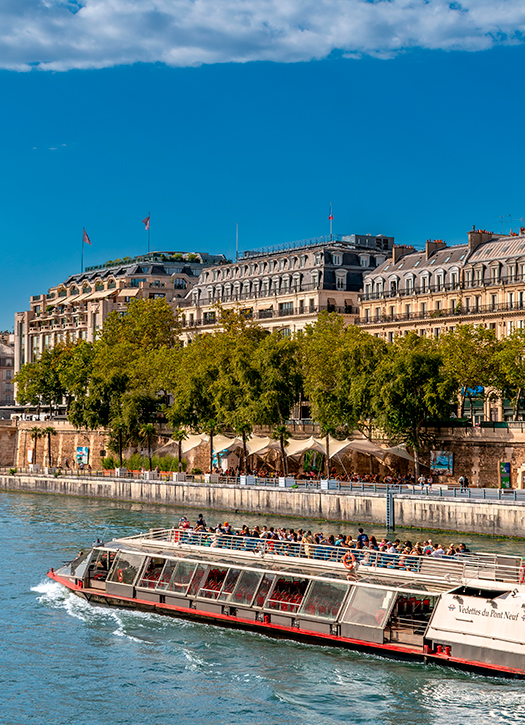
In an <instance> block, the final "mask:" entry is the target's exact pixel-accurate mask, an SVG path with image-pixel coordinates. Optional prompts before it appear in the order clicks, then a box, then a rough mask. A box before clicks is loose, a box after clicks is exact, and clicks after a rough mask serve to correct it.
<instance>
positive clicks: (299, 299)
mask: <svg viewBox="0 0 525 725" xmlns="http://www.w3.org/2000/svg"><path fill="white" fill-rule="evenodd" d="M393 242H394V239H393V237H385V236H383V235H377V236H372V235H358V234H352V235H347V236H344V235H335V234H334V235H330V236H328V237H320V238H314V239H309V240H305V241H304V242H297V243H292V244H290V245H286V246H285V248H282V247H281V248H279V247H273V248H267V249H262V250H254V251H249V252H245V253H244V254H243V256H242V257H241V258H240V259H239V260H238V261H237V262H235V263H231V264H222V265H220V266H219V265H217V266H212V267H210V268H208V269H206V270H203V271H202V273H201V275H200V277H199V280H198V283H197V284H196V285H195V286H194V287H193V289H192V290H191V292H190V293H189V294H188V295H187V297H186V299H184V300H175V301H174V304H175V305H176V306H179V307H181V309H182V316H183V323H184V333H183V334H184V338H185V340H190V339H191V337H192V336H193V335H194V334H196V333H198V332H201V331H203V332H206V331H211V330H212V329H214V328H216V326H217V304H218V303H220V304H221V306H222V307H224V308H226V309H228V308H235V309H238V310H241V311H242V312H243V313H244V314H245V315H246V316H247V317H249V318H250V319H253V320H255V321H256V322H257V323H258V324H260V325H261V326H263V327H264V328H266V329H268V330H270V331H272V330H281V331H282V332H283V333H284V334H293V333H294V332H297V331H299V330H302V329H304V328H305V326H306V325H307V324H309V323H313V322H315V320H316V319H317V317H318V316H319V313H320V312H323V311H325V310H328V311H336V312H339V313H340V314H342V315H343V316H344V317H345V321H346V322H347V323H348V324H350V323H351V324H353V323H354V322H355V321H356V317H357V315H358V293H359V289H360V288H361V286H362V276H363V273H364V272H365V271H366V270H369V269H373V268H375V267H376V266H377V265H381V264H382V263H383V261H384V260H385V259H386V258H387V257H388V256H389V254H390V250H391V249H392V246H393Z"/></svg>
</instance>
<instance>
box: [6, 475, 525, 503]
mask: <svg viewBox="0 0 525 725" xmlns="http://www.w3.org/2000/svg"><path fill="white" fill-rule="evenodd" d="M13 470H16V473H14V474H12V475H15V476H16V475H26V476H27V475H30V476H35V477H42V478H49V477H57V478H76V479H79V478H80V479H86V480H89V479H97V480H101V479H102V480H105V481H107V482H108V483H109V482H112V481H115V482H117V481H123V480H125V481H140V482H141V483H144V484H151V485H155V484H158V483H168V484H173V485H177V483H179V484H183V483H186V484H190V485H191V484H197V485H201V484H206V485H212V486H217V485H222V486H242V487H243V488H244V487H246V488H265V489H278V490H281V491H288V492H290V494H292V495H293V493H294V491H322V492H323V493H326V494H328V495H330V494H348V495H359V494H362V495H377V496H385V497H386V496H387V495H391V494H394V495H396V496H411V497H416V498H423V499H432V500H436V499H437V500H439V499H446V500H450V499H466V500H468V501H472V502H483V501H506V502H509V503H510V502H513V501H521V502H525V489H516V488H511V489H504V488H463V489H462V488H460V487H459V486H450V487H448V488H447V487H445V486H446V484H445V485H440V484H434V485H433V486H416V485H412V484H399V485H398V484H395V485H394V484H387V483H369V482H367V481H338V480H330V481H326V480H323V479H311V480H310V479H292V478H286V479H282V478H281V479H279V478H260V477H256V476H248V477H243V476H236V477H226V476H215V475H214V476H213V477H208V476H205V475H200V474H199V475H191V474H186V481H179V482H176V481H173V480H172V476H173V474H172V472H166V471H161V472H160V473H159V474H158V477H157V478H149V477H148V473H149V472H147V471H146V473H145V474H142V473H141V472H138V471H128V472H127V473H125V474H123V475H120V476H115V474H114V472H113V471H89V470H86V469H84V470H73V469H67V470H63V469H60V470H58V471H57V472H56V473H47V474H46V473H44V472H40V471H39V472H34V471H32V470H30V469H29V468H17V469H12V468H6V467H4V468H0V473H1V474H4V475H6V474H7V475H8V474H10V472H11V471H13ZM210 478H211V480H210ZM243 479H244V480H243ZM247 479H249V480H247Z"/></svg>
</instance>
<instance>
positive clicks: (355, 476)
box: [212, 467, 468, 488]
mask: <svg viewBox="0 0 525 725" xmlns="http://www.w3.org/2000/svg"><path fill="white" fill-rule="evenodd" d="M212 473H216V474H218V475H219V476H224V477H226V478H237V477H238V476H239V475H240V474H241V471H240V469H238V468H228V469H227V470H226V471H223V470H222V469H220V468H214V469H213V471H212ZM248 475H250V476H256V477H257V478H280V477H283V476H284V475H285V474H284V473H283V471H278V470H277V471H270V470H268V469H266V468H254V469H250V470H249V471H248ZM293 475H294V478H295V479H296V480H297V481H305V480H306V481H308V480H318V479H319V478H323V477H324V475H325V474H324V472H321V471H301V472H299V473H295V474H293ZM330 478H331V479H332V480H335V481H340V482H341V483H372V484H373V483H386V484H388V485H390V486H415V485H417V486H426V487H428V488H432V485H433V483H434V477H433V476H432V474H429V475H424V474H421V475H420V476H419V477H418V478H417V479H416V477H415V476H414V474H413V473H407V474H404V475H403V474H401V473H388V474H387V475H386V476H380V475H379V474H378V473H366V474H362V473H355V472H353V471H349V472H348V473H347V474H346V475H342V474H340V473H339V474H338V473H337V471H336V468H335V467H334V468H332V470H331V471H330ZM462 479H463V481H464V482H465V484H463V481H462ZM459 485H460V487H461V488H468V479H467V477H466V476H465V477H463V476H462V477H461V478H460V480H459Z"/></svg>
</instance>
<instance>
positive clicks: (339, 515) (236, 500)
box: [0, 474, 525, 537]
mask: <svg viewBox="0 0 525 725" xmlns="http://www.w3.org/2000/svg"><path fill="white" fill-rule="evenodd" d="M0 490H3V491H24V492H27V493H48V494H61V495H66V496H84V497H92V498H107V499H113V500H117V501H136V502H142V503H150V504H164V505H169V506H188V507H192V508H197V509H198V508H203V509H214V510H217V511H245V512H249V513H254V512H257V513H260V514H266V515H280V516H294V517H297V518H311V519H325V520H330V521H342V522H345V523H375V524H382V523H383V524H384V523H385V518H386V499H385V496H384V495H381V494H379V493H377V494H374V493H367V494H362V493H359V492H353V493H339V492H337V491H317V490H293V489H263V488H252V487H246V486H236V485H221V484H194V483H171V482H156V481H153V482H150V481H138V480H129V479H100V478H95V477H93V478H85V477H83V478H81V479H80V478H75V477H71V478H66V477H62V476H61V477H58V478H55V477H53V476H49V477H47V476H29V475H14V476H10V475H6V474H3V475H0ZM395 519H396V525H397V526H400V527H416V528H422V529H435V530H448V531H463V532H465V533H467V532H468V533H476V534H488V535H493V536H519V537H525V502H520V501H484V500H482V499H478V500H465V499H463V500H456V499H439V500H429V499H428V497H424V496H421V495H419V496H418V495H412V494H401V495H399V494H396V496H395Z"/></svg>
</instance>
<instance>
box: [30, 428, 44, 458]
mask: <svg viewBox="0 0 525 725" xmlns="http://www.w3.org/2000/svg"><path fill="white" fill-rule="evenodd" d="M29 435H30V436H31V438H32V439H33V442H34V446H33V453H34V459H33V463H34V464H36V447H37V443H38V439H39V438H42V428H39V427H38V426H36V425H35V426H34V427H33V428H31V430H30V431H29Z"/></svg>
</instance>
